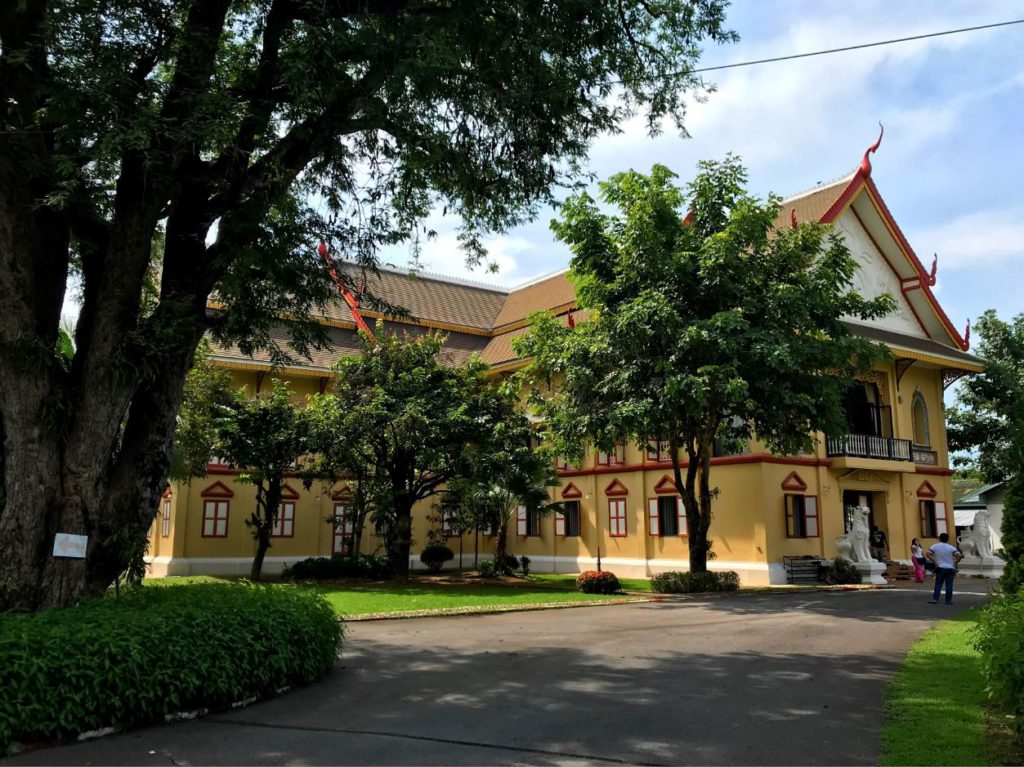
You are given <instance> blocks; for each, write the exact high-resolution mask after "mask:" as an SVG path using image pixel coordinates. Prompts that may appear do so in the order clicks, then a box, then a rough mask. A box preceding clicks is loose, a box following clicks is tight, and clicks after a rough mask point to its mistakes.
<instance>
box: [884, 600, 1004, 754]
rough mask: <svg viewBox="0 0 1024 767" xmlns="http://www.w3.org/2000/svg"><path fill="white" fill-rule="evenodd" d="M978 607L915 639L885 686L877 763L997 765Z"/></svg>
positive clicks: (997, 746)
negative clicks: (977, 638)
mask: <svg viewBox="0 0 1024 767" xmlns="http://www.w3.org/2000/svg"><path fill="white" fill-rule="evenodd" d="M976 621H977V610H968V611H967V612H964V613H961V614H960V615H958V616H956V617H955V618H950V619H949V620H944V621H939V622H938V623H937V624H935V626H933V627H932V628H930V629H929V630H928V631H927V632H925V634H924V635H923V636H922V637H921V638H920V639H919V640H918V641H917V644H915V645H914V646H913V647H911V648H910V652H909V653H908V654H907V658H906V660H905V661H904V662H903V666H902V667H901V668H900V670H899V672H898V673H897V674H896V676H895V677H894V678H893V680H892V682H891V683H890V684H889V687H888V689H887V690H886V696H885V724H884V725H883V727H882V758H881V762H880V763H881V764H882V765H991V764H1002V763H1003V758H1004V754H1003V753H1002V752H1003V751H1004V749H1003V748H1002V747H1001V745H1000V740H1001V739H998V738H995V739H993V738H992V737H991V733H990V727H989V716H988V713H987V710H986V703H987V697H986V695H985V682H984V680H983V678H982V675H981V657H980V656H979V654H978V652H977V650H975V649H974V645H973V639H972V637H971V635H970V630H971V628H972V627H973V626H974V625H975V623H976Z"/></svg>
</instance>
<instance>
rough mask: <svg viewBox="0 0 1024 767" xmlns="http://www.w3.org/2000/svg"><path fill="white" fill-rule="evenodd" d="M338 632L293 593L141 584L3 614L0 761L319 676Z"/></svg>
mask: <svg viewBox="0 0 1024 767" xmlns="http://www.w3.org/2000/svg"><path fill="white" fill-rule="evenodd" d="M341 633H342V631H341V627H340V624H339V623H338V620H337V618H336V616H335V615H334V613H333V611H332V610H331V608H330V606H329V605H328V604H327V602H326V601H325V600H324V599H323V598H322V597H321V596H319V595H318V594H316V593H314V592H311V591H306V590H301V589H298V588H290V587H281V586H277V587H273V586H254V585H250V584H194V585H182V586H167V587H164V588H159V587H144V588H136V589H132V590H130V591H128V592H125V593H122V595H121V596H120V597H118V598H114V597H112V596H111V597H104V598H102V599H96V600H91V601H88V602H85V603H83V604H81V605H80V606H78V607H72V608H65V609H55V610H47V611H44V612H41V613H35V614H11V613H7V614H3V615H0V690H3V695H0V755H3V754H4V753H7V752H9V751H10V750H11V749H12V746H13V745H14V744H15V743H33V742H38V741H52V740H57V739H63V738H66V737H69V736H72V735H75V734H77V733H81V732H86V731H89V730H95V729H99V728H104V727H111V726H114V727H127V726H131V725H139V724H146V723H151V722H159V721H162V720H163V718H164V717H165V715H167V714H171V713H175V712H179V711H192V710H195V709H201V708H219V707H224V706H229V705H230V704H232V703H234V702H235V701H239V700H245V699H248V698H252V697H260V696H265V695H269V694H273V693H274V692H275V691H276V690H279V689H280V688H282V687H286V686H294V685H303V684H307V683H309V682H312V681H314V680H316V679H319V678H320V677H322V676H324V675H325V674H326V673H327V672H328V671H330V670H331V668H332V667H333V665H334V661H335V658H336V657H337V652H338V648H339V646H340V643H341Z"/></svg>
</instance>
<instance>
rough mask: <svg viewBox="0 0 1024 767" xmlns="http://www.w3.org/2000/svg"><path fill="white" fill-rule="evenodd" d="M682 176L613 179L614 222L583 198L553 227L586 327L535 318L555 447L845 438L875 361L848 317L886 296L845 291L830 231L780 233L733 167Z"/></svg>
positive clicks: (776, 446)
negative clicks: (568, 257) (855, 392)
mask: <svg viewBox="0 0 1024 767" xmlns="http://www.w3.org/2000/svg"><path fill="white" fill-rule="evenodd" d="M674 178H675V175H674V174H673V173H672V172H671V171H669V170H668V169H667V168H664V167H662V166H655V167H654V168H653V169H652V171H651V173H650V175H643V174H640V173H636V172H633V171H631V172H628V173H621V174H618V175H615V176H613V177H612V178H611V179H610V180H609V181H607V182H605V183H603V184H601V187H600V188H601V195H600V201H601V202H602V203H603V204H604V205H606V206H611V207H613V208H615V209H617V211H618V215H608V214H606V213H604V212H602V209H601V207H600V206H599V205H598V203H597V202H596V201H595V200H593V199H592V198H591V197H589V196H588V195H586V194H584V195H580V196H577V197H575V198H573V199H572V200H570V201H569V202H568V203H567V204H566V205H565V206H564V208H563V210H562V215H561V218H560V219H559V220H558V221H556V222H554V223H553V224H552V228H553V229H554V231H555V234H556V236H557V237H558V238H559V239H560V240H562V241H563V242H566V243H567V244H568V245H569V246H570V248H571V249H572V254H573V255H572V271H571V278H572V279H573V281H574V282H575V285H576V294H577V301H578V306H579V309H580V311H581V313H586V315H589V319H588V320H587V321H584V322H578V323H577V325H576V328H575V329H574V330H570V329H569V328H568V327H567V326H565V325H563V324H561V323H559V322H557V321H556V320H554V319H552V318H550V317H545V316H537V317H534V320H533V322H534V328H533V331H532V333H531V334H530V335H528V336H527V337H525V339H524V340H523V341H522V342H521V343H520V346H519V352H520V353H521V354H523V355H524V356H529V357H532V358H533V364H532V367H531V369H530V378H531V379H532V380H533V381H534V382H537V381H547V380H552V379H556V378H557V379H558V380H559V381H560V382H561V384H560V386H558V387H557V388H556V389H555V390H554V391H553V392H551V393H550V394H548V395H546V396H542V397H541V404H542V406H543V407H544V412H545V415H546V416H547V418H548V419H549V420H548V422H549V424H550V426H551V427H552V429H553V430H554V433H555V434H556V435H558V436H559V437H560V439H561V442H562V444H561V446H560V449H561V450H563V451H565V452H572V454H573V455H574V456H579V455H580V451H581V445H582V443H583V441H584V440H586V439H593V440H595V441H596V442H597V443H598V444H599V445H601V446H602V447H605V448H610V447H611V446H612V444H613V443H614V442H616V441H619V440H622V439H623V438H625V437H631V438H633V439H634V440H636V441H637V442H638V444H644V443H646V440H647V439H648V437H655V436H662V435H666V436H668V435H676V436H678V437H679V442H678V445H677V446H678V447H680V448H682V449H685V450H686V451H687V452H688V453H690V454H691V456H692V455H693V454H694V451H695V450H696V449H697V447H698V445H700V446H706V445H709V444H710V443H711V441H713V439H714V438H715V437H716V436H719V433H720V432H721V433H723V434H724V435H725V436H732V437H735V438H743V439H746V438H749V437H751V436H752V435H753V434H756V435H757V437H758V439H760V440H761V441H763V442H765V443H766V444H767V445H768V446H769V447H770V448H772V449H773V450H776V451H778V452H780V453H796V452H800V451H803V450H807V449H809V448H810V447H811V445H812V440H813V433H814V432H816V431H834V432H839V431H841V430H843V429H844V428H845V419H844V416H843V411H842V406H841V400H842V395H843V393H844V391H845V389H846V387H847V386H848V385H849V380H850V377H851V376H853V375H854V374H855V373H857V372H858V371H862V370H865V369H867V368H869V367H870V365H871V364H872V362H873V361H874V360H875V359H877V358H878V357H879V354H880V349H879V347H878V346H876V345H875V344H872V343H870V342H869V341H866V340H864V339H861V338H857V337H855V336H853V335H852V334H851V333H850V330H849V328H848V327H847V326H846V325H845V324H844V321H843V319H844V318H845V317H854V318H859V319H871V318H874V317H879V316H882V315H883V314H885V313H886V312H887V311H889V310H890V309H891V307H892V305H893V301H892V298H891V297H888V296H881V297H879V298H875V299H872V300H865V299H863V298H862V297H860V296H859V295H858V294H857V293H856V292H854V291H853V290H852V289H851V285H852V279H853V275H854V272H855V269H856V268H857V265H856V261H855V260H854V259H853V258H852V257H851V255H850V253H849V252H848V250H847V248H846V246H845V245H844V244H843V241H842V239H841V238H840V237H839V236H838V235H836V234H834V233H829V232H828V231H827V228H826V227H824V226H822V225H820V224H817V223H804V224H801V225H800V226H799V228H798V229H796V230H792V229H790V228H788V227H786V228H781V229H776V228H775V221H776V219H777V218H778V216H779V211H780V199H779V198H778V197H774V196H772V197H769V199H768V200H767V201H765V202H761V201H759V200H758V199H756V198H754V197H753V196H751V195H749V194H748V193H747V192H746V191H745V189H744V184H745V182H746V172H745V170H744V169H743V167H742V165H741V164H740V163H739V161H738V160H737V159H736V158H734V157H729V158H727V159H726V160H725V161H723V162H720V163H716V162H703V163H701V164H700V166H699V173H698V175H697V176H696V178H695V179H694V180H693V181H692V182H691V183H690V184H688V185H687V186H686V188H685V189H680V188H678V187H676V186H675V185H674V183H673V179H674ZM586 315H584V316H586ZM540 391H542V390H541V389H538V392H540Z"/></svg>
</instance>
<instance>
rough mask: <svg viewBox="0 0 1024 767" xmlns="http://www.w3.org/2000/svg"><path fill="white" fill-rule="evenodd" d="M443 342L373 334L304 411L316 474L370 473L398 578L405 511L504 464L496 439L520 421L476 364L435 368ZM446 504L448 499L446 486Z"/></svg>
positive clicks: (403, 566) (407, 543) (508, 398)
mask: <svg viewBox="0 0 1024 767" xmlns="http://www.w3.org/2000/svg"><path fill="white" fill-rule="evenodd" d="M443 343H444V337H443V336H441V335H438V334H428V335H424V336H421V337H408V336H407V337H402V338H400V337H398V336H397V335H394V334H392V333H390V332H385V331H384V329H383V327H382V326H378V333H377V341H376V343H370V342H369V340H368V339H366V338H364V339H363V349H362V353H361V354H360V355H359V356H353V357H345V358H343V359H341V360H340V361H339V362H338V364H337V366H336V370H337V380H336V381H335V383H334V386H333V389H332V391H331V393H330V394H329V395H326V396H323V397H319V398H316V399H314V401H313V403H312V404H311V406H310V411H311V418H312V419H313V422H314V426H313V429H312V433H313V435H314V445H315V450H316V452H318V453H320V454H321V455H323V456H324V460H323V463H322V464H321V465H320V466H319V467H318V468H317V471H318V472H320V473H330V472H338V473H349V474H350V473H351V472H352V471H355V470H357V469H358V467H359V466H360V465H363V466H365V465H367V464H369V465H371V466H373V467H375V468H374V469H373V471H372V477H371V478H370V479H369V480H368V482H369V492H370V493H371V494H372V502H373V506H374V508H375V509H376V512H375V519H376V520H379V521H380V522H381V523H382V524H381V527H382V528H383V530H384V531H385V536H384V544H385V548H386V549H387V551H388V556H389V557H390V559H391V561H392V566H393V568H394V569H395V571H396V572H397V573H398V574H401V575H404V574H406V573H407V571H408V565H409V551H410V547H411V545H412V526H411V514H412V507H413V505H414V504H415V503H416V502H417V501H420V500H423V499H425V498H429V497H431V496H434V495H437V494H438V493H441V492H443V491H444V490H445V486H446V485H450V484H451V483H452V482H453V480H458V479H459V478H467V477H471V476H476V475H477V474H476V473H477V472H478V471H479V470H480V468H481V467H482V466H484V465H486V466H496V465H498V464H499V462H500V461H502V460H506V459H507V460H512V459H513V458H514V456H510V455H509V453H508V452H507V451H505V450H504V447H505V446H506V445H507V443H508V440H507V437H506V435H507V434H509V433H510V431H511V432H514V433H517V434H518V433H519V432H520V431H521V429H522V428H523V426H522V424H523V423H527V428H528V422H526V418H525V416H524V415H523V414H522V413H520V412H519V411H518V409H517V408H516V402H515V398H514V395H513V394H512V393H510V392H509V391H508V390H506V389H503V388H501V387H499V386H498V385H496V384H495V383H493V382H492V381H489V380H488V379H487V377H486V370H487V366H486V365H484V364H483V363H482V362H480V361H479V359H477V358H475V357H474V358H472V359H470V360H469V361H468V362H467V363H466V364H465V365H462V366H460V367H452V366H450V365H446V364H443V360H442V359H441V356H440V355H441V349H442V346H443ZM448 489H449V492H448V493H446V498H447V496H449V495H451V492H450V491H451V487H449V488H448Z"/></svg>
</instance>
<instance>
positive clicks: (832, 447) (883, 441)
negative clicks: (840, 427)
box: [825, 434, 913, 461]
mask: <svg viewBox="0 0 1024 767" xmlns="http://www.w3.org/2000/svg"><path fill="white" fill-rule="evenodd" d="M825 452H826V454H827V455H828V456H830V457H836V456H850V457H854V458H878V459H880V460H883V461H912V460H913V457H912V454H911V443H910V440H909V439H893V438H892V437H876V436H874V435H871V434H843V435H841V436H839V437H828V438H827V439H826V440H825Z"/></svg>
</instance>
